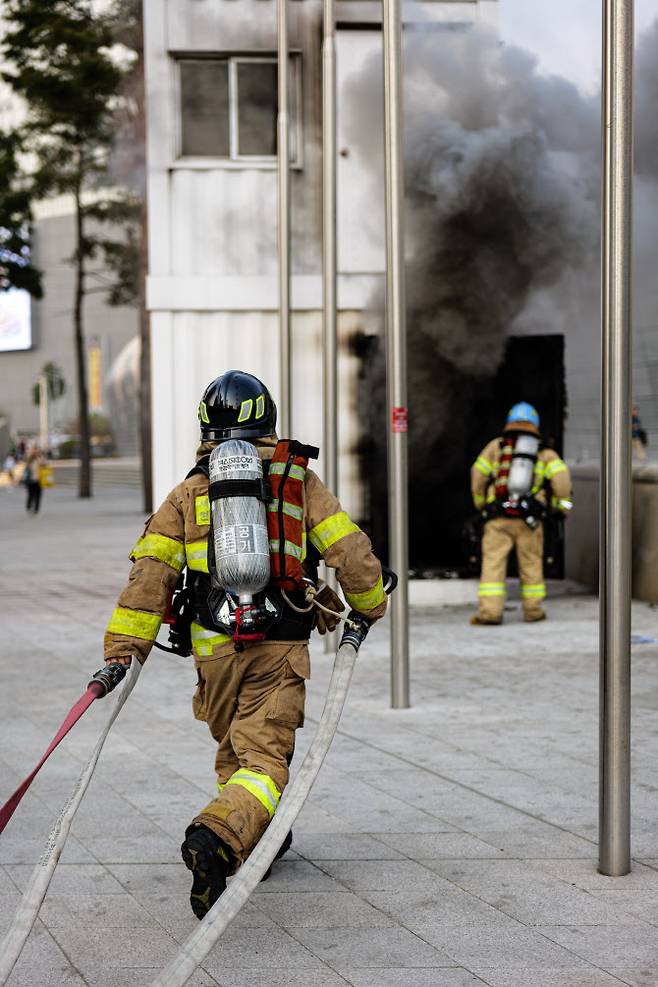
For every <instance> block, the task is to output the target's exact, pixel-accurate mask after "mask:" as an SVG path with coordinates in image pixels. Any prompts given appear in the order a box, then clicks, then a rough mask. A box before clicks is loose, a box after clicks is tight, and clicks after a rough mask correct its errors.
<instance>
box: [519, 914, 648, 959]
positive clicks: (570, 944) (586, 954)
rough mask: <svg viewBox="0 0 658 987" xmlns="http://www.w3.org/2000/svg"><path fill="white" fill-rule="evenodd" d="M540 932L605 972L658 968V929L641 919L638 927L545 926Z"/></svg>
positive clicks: (636, 925) (637, 923) (637, 924)
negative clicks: (634, 968) (628, 968)
mask: <svg viewBox="0 0 658 987" xmlns="http://www.w3.org/2000/svg"><path fill="white" fill-rule="evenodd" d="M537 931H538V932H541V933H542V935H544V936H546V938H547V939H551V940H553V942H556V943H559V944H560V945H561V946H564V948H565V949H568V950H570V951H571V952H572V953H573V954H574V955H578V956H581V957H583V958H584V959H586V960H589V962H590V963H595V964H596V965H597V966H599V967H601V968H602V969H604V970H609V969H611V968H613V967H623V966H627V967H643V966H647V967H652V968H655V967H658V929H656V928H655V926H653V925H646V924H645V923H643V922H640V921H639V920H638V921H637V922H636V924H635V925H617V926H611V925H598V926H596V925H595V926H591V925H589V926H566V925H565V926H544V927H542V928H539V929H538V930H537Z"/></svg>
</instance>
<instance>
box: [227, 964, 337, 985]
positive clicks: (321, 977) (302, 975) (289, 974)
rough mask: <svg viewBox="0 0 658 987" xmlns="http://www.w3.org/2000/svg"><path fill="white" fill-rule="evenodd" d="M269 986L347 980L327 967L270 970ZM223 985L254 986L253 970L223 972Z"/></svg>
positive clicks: (334, 982)
mask: <svg viewBox="0 0 658 987" xmlns="http://www.w3.org/2000/svg"><path fill="white" fill-rule="evenodd" d="M264 980H266V982H267V987H345V984H346V983H347V981H346V980H345V979H344V978H343V977H341V976H340V974H338V973H334V972H333V971H332V970H326V969H320V968H318V969H314V968H312V969H306V970H290V969H287V970H282V971H279V970H268V971H267V976H266V978H264ZM221 987H254V971H253V970H227V971H224V972H223V973H222V974H221Z"/></svg>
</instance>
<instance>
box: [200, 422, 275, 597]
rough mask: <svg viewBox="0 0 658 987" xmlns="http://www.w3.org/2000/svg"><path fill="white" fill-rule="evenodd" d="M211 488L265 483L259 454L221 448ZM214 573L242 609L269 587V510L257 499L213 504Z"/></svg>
mask: <svg viewBox="0 0 658 987" xmlns="http://www.w3.org/2000/svg"><path fill="white" fill-rule="evenodd" d="M209 472H210V483H211V484H213V483H218V482H223V481H226V480H256V481H261V480H262V478H263V464H262V462H261V458H260V456H259V455H258V451H257V449H256V447H255V446H253V445H252V444H251V442H246V441H245V440H244V439H229V440H228V441H227V442H222V443H221V444H220V445H218V446H217V447H216V448H215V449H213V451H212V453H211V455H210V465H209ZM211 509H212V526H213V545H214V549H215V572H214V573H213V576H214V578H215V580H216V582H217V583H218V584H219V586H221V587H222V589H226V590H229V591H230V592H231V593H233V594H234V595H235V596H237V597H238V599H239V601H240V605H241V606H244V605H246V604H250V603H251V602H252V599H253V596H254V594H255V593H258V592H260V591H261V590H263V589H265V587H266V586H267V584H268V583H269V581H270V548H269V539H268V535H267V514H266V511H265V504H264V503H263V502H262V500H259V499H258V498H257V497H256V496H238V497H235V496H228V497H227V496H219V497H217V498H216V499H213V500H212V501H211Z"/></svg>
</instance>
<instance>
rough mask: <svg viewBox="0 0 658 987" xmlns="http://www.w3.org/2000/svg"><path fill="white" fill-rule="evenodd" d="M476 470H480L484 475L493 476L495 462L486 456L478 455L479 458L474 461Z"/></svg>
mask: <svg viewBox="0 0 658 987" xmlns="http://www.w3.org/2000/svg"><path fill="white" fill-rule="evenodd" d="M473 466H474V467H475V469H476V470H479V472H480V473H482V475H483V476H491V474H492V473H493V464H492V463H490V462H489V460H488V459H485V458H484V456H478V458H477V459H476V460H475V462H474V463H473Z"/></svg>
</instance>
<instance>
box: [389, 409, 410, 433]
mask: <svg viewBox="0 0 658 987" xmlns="http://www.w3.org/2000/svg"><path fill="white" fill-rule="evenodd" d="M391 428H392V430H393V431H394V432H406V431H408V429H409V411H408V409H407V408H391Z"/></svg>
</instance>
